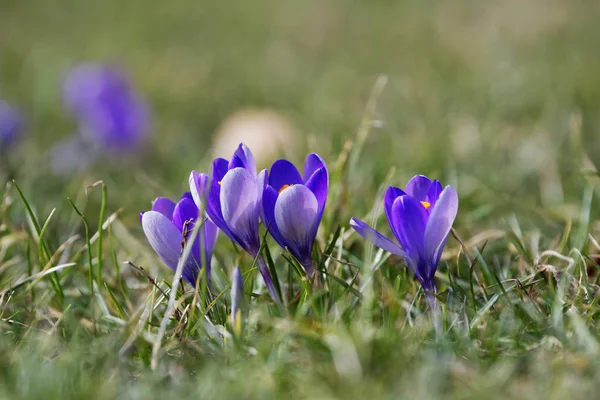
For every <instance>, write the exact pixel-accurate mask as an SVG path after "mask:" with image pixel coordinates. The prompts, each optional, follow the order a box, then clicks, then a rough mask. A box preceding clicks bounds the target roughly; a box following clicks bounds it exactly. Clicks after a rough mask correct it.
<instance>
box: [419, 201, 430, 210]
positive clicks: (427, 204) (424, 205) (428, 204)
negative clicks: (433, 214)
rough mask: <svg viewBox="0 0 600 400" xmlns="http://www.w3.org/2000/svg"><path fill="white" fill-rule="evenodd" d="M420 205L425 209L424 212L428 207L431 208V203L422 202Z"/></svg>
mask: <svg viewBox="0 0 600 400" xmlns="http://www.w3.org/2000/svg"><path fill="white" fill-rule="evenodd" d="M421 204H422V205H423V207H425V209H426V210H429V207H431V203H429V202H427V201H422V202H421Z"/></svg>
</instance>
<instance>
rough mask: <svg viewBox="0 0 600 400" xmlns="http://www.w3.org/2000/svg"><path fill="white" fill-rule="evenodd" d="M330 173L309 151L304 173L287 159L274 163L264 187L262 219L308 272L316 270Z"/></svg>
mask: <svg viewBox="0 0 600 400" xmlns="http://www.w3.org/2000/svg"><path fill="white" fill-rule="evenodd" d="M328 188H329V174H328V172H327V166H326V165H325V162H324V161H323V159H322V158H321V157H319V155H317V154H309V155H308V157H307V158H306V162H305V163H304V175H300V172H298V170H297V169H296V167H295V166H294V165H293V164H292V163H291V162H289V161H287V160H278V161H276V162H275V163H274V164H273V166H272V167H271V170H270V173H269V177H268V184H267V186H266V187H265V189H264V191H263V200H262V201H263V212H264V216H263V220H264V221H263V222H264V224H265V225H266V226H267V228H268V229H269V232H270V233H271V236H273V238H274V239H275V240H276V241H277V243H279V245H280V246H281V247H283V248H287V249H288V250H289V251H290V253H292V255H293V256H294V257H295V258H296V259H297V260H298V262H299V263H300V264H301V265H302V267H303V268H304V270H305V272H306V274H307V275H308V276H310V275H312V273H313V266H312V248H313V243H314V241H315V237H316V236H317V230H318V229H319V224H320V223H321V218H322V216H323V210H324V208H325V203H326V201H327V191H328Z"/></svg>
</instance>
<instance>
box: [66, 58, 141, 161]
mask: <svg viewBox="0 0 600 400" xmlns="http://www.w3.org/2000/svg"><path fill="white" fill-rule="evenodd" d="M63 98H64V102H65V105H66V107H67V109H68V110H69V111H70V112H72V113H73V114H74V115H75V116H76V117H77V119H78V120H79V124H80V132H79V133H80V135H81V136H82V137H83V138H84V139H86V140H89V141H90V142H91V143H92V144H94V145H95V146H96V147H97V148H98V150H101V151H117V152H131V151H135V150H138V149H139V148H140V146H141V145H143V144H144V142H145V140H146V137H147V133H148V128H149V120H150V115H149V110H148V107H147V105H146V104H145V103H144V102H143V101H142V100H141V99H140V98H139V97H138V95H137V94H136V93H135V91H134V89H133V87H132V86H131V83H130V82H129V80H128V79H127V76H126V75H125V74H124V72H123V71H122V70H121V69H119V68H117V67H114V66H110V65H102V64H91V63H86V64H80V65H78V66H76V67H74V68H72V69H71V71H70V72H69V73H68V75H67V77H66V79H65V82H64V87H63Z"/></svg>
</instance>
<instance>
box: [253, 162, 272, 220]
mask: <svg viewBox="0 0 600 400" xmlns="http://www.w3.org/2000/svg"><path fill="white" fill-rule="evenodd" d="M268 181H269V173H268V172H267V170H266V169H263V170H262V171H260V172H259V173H258V175H257V176H256V190H258V212H259V215H260V220H261V221H263V223H264V221H265V215H264V211H263V207H262V196H263V192H264V191H265V188H266V187H267V184H268V183H267V182H268Z"/></svg>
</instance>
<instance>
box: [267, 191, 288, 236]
mask: <svg viewBox="0 0 600 400" xmlns="http://www.w3.org/2000/svg"><path fill="white" fill-rule="evenodd" d="M278 196H279V195H278V194H277V192H276V191H275V189H273V188H272V187H271V186H267V187H266V188H265V190H264V191H263V196H262V206H263V224H264V225H265V227H266V228H267V229H268V230H269V233H270V234H271V236H272V237H273V239H275V241H276V242H277V244H279V245H280V246H281V247H283V248H286V247H287V244H286V241H285V239H284V238H283V236H281V233H280V232H279V229H278V228H277V223H276V222H275V203H277V197H278Z"/></svg>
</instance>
